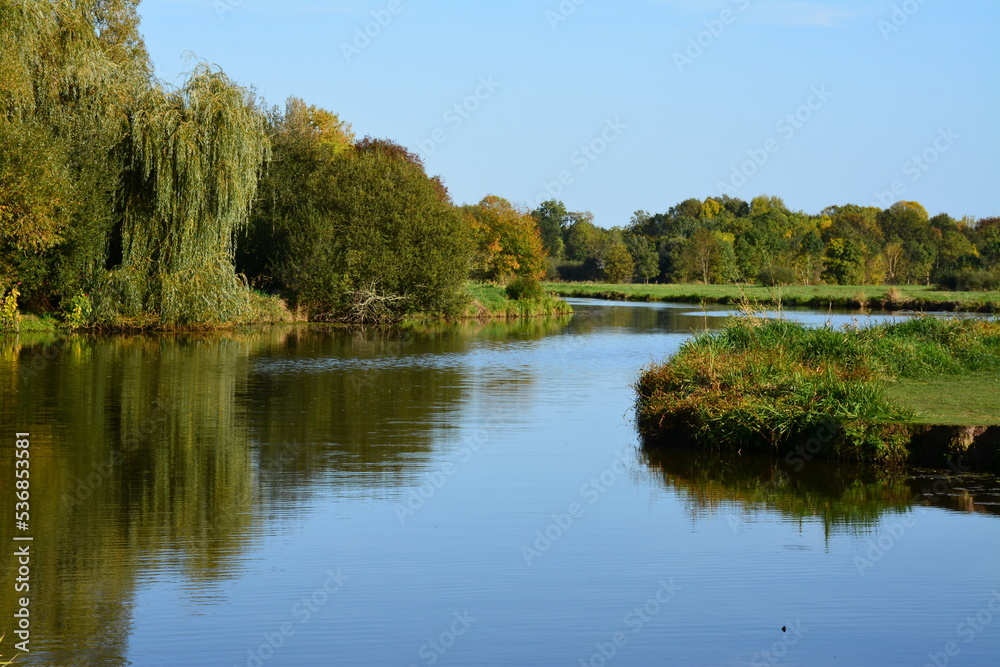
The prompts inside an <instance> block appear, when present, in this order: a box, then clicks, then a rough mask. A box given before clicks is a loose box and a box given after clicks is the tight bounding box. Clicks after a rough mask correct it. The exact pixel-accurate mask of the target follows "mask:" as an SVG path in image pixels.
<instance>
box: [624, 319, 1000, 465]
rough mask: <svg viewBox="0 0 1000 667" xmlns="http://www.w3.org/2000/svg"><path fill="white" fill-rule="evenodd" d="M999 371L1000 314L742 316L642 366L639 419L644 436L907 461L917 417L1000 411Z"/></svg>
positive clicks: (973, 417) (975, 416) (957, 417)
mask: <svg viewBox="0 0 1000 667" xmlns="http://www.w3.org/2000/svg"><path fill="white" fill-rule="evenodd" d="M998 379H1000V322H995V321H994V322H991V321H986V320H981V319H962V320H959V319H954V320H945V319H941V318H933V317H924V318H914V319H912V320H908V321H906V322H902V323H896V324H881V325H877V326H872V327H868V328H862V329H841V330H835V329H832V328H826V327H823V328H809V327H805V326H803V325H800V324H796V323H793V322H788V321H784V320H775V321H762V320H761V319H759V318H753V317H751V318H741V319H737V320H734V321H733V322H731V323H730V325H729V326H728V327H727V328H726V329H724V330H722V331H720V332H717V333H711V334H703V335H700V336H697V337H695V338H693V339H692V340H690V341H689V342H688V343H686V344H685V345H684V346H683V347H682V348H681V350H680V352H678V353H677V354H676V355H675V356H674V357H673V358H671V359H670V360H668V361H667V362H665V363H662V364H657V365H654V366H652V367H650V368H647V369H645V370H644V372H643V374H642V376H641V378H640V380H639V383H638V384H637V387H636V389H637V392H638V401H637V407H638V417H639V419H638V421H639V428H640V431H641V433H642V435H643V437H644V439H645V440H646V442H647V443H657V442H675V443H677V444H688V445H691V444H693V445H697V446H701V447H704V448H707V449H722V450H731V451H746V452H750V451H760V452H771V453H782V454H788V453H789V452H795V451H797V448H799V447H802V446H805V445H809V446H810V447H811V448H814V449H815V451H810V452H809V453H810V455H811V456H812V457H816V458H831V459H840V460H854V461H871V462H880V463H900V462H902V461H904V460H905V459H906V457H907V455H908V453H909V450H908V445H909V443H910V441H911V438H912V437H913V435H914V432H915V428H916V427H917V425H919V424H927V423H936V424H944V423H952V424H965V425H968V424H970V423H973V422H976V421H977V420H985V422H982V423H976V424H975V425H983V426H985V425H987V424H990V423H996V422H997V421H998V420H1000V411H998V409H997V399H996V396H997V393H996V387H997V382H998ZM945 393H947V394H951V398H950V399H949V401H944V400H942V395H943V394H945ZM952 399H954V400H952ZM991 406H992V407H991ZM931 408H933V409H934V410H936V412H931ZM935 415H936V416H937V417H939V418H941V420H939V421H934V417H935ZM800 455H801V453H800Z"/></svg>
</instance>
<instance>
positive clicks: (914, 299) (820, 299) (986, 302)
mask: <svg viewBox="0 0 1000 667" xmlns="http://www.w3.org/2000/svg"><path fill="white" fill-rule="evenodd" d="M545 289H547V290H549V291H551V292H552V293H554V294H558V295H560V296H568V297H593V298H604V299H619V300H624V301H677V302H682V303H702V302H705V303H723V304H732V303H737V302H739V301H741V300H743V299H744V297H745V298H747V299H749V300H750V301H752V302H757V303H761V304H772V303H775V302H780V303H781V304H783V305H785V306H808V307H811V308H830V307H833V308H885V309H888V310H901V309H907V310H925V311H926V310H947V311H956V310H965V311H979V312H1000V292H943V291H941V290H938V289H936V288H934V287H925V286H920V285H902V286H899V287H886V286H884V285H883V286H874V285H860V286H852V285H789V286H783V287H763V286H760V285H745V286H744V285H674V284H671V285H613V284H609V283H545Z"/></svg>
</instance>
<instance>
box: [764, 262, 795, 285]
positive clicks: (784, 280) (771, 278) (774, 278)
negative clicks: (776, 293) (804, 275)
mask: <svg viewBox="0 0 1000 667" xmlns="http://www.w3.org/2000/svg"><path fill="white" fill-rule="evenodd" d="M757 282H759V283H760V284H761V285H764V286H765V287H778V286H779V285H792V284H794V283H796V282H798V281H797V280H796V279H795V272H794V271H792V270H791V269H789V268H788V267H786V266H776V267H772V268H769V269H764V270H763V271H761V272H760V273H759V274H758V275H757Z"/></svg>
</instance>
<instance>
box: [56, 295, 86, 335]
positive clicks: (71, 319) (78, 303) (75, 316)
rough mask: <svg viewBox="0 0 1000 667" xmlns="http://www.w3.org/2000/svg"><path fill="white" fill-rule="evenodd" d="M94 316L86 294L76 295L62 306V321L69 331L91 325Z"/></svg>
mask: <svg viewBox="0 0 1000 667" xmlns="http://www.w3.org/2000/svg"><path fill="white" fill-rule="evenodd" d="M93 316H94V304H93V303H91V301H90V296H89V295H87V294H77V295H76V296H74V297H73V298H72V299H67V300H66V301H64V302H63V304H62V321H63V324H64V325H65V326H67V327H69V328H70V329H80V328H83V327H85V326H87V325H88V324H90V323H91V321H92V320H93Z"/></svg>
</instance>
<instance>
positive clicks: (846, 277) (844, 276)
mask: <svg viewBox="0 0 1000 667" xmlns="http://www.w3.org/2000/svg"><path fill="white" fill-rule="evenodd" d="M825 263H826V269H825V270H824V271H823V278H824V279H826V280H828V281H829V282H832V283H835V284H837V285H857V284H859V283H860V282H861V278H862V274H863V271H864V253H863V252H862V249H861V246H859V245H858V243H857V242H855V241H853V240H851V239H833V240H831V241H830V244H829V245H828V246H827V248H826V260H825Z"/></svg>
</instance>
